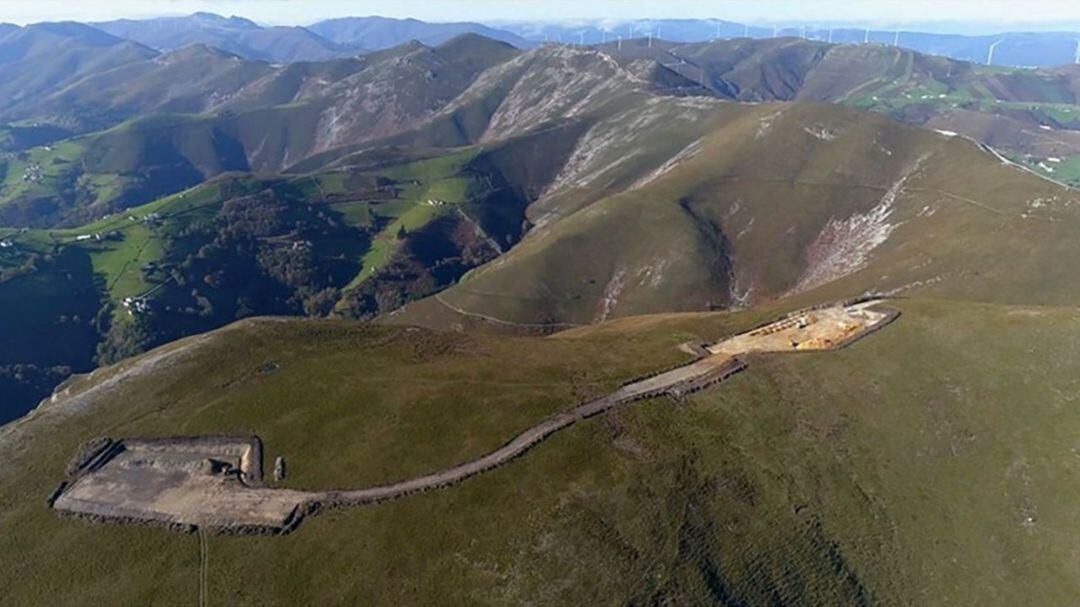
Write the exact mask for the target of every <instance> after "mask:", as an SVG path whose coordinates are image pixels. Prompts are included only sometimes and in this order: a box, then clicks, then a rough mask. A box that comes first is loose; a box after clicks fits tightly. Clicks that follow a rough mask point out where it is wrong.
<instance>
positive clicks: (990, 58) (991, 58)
mask: <svg viewBox="0 0 1080 607" xmlns="http://www.w3.org/2000/svg"><path fill="white" fill-rule="evenodd" d="M1002 42H1005V39H1004V38H1002V39H1001V40H998V41H997V42H995V43H993V44H991V45H990V51H989V52H987V53H986V65H994V49H996V48H997V45H999V44H1001V43H1002Z"/></svg>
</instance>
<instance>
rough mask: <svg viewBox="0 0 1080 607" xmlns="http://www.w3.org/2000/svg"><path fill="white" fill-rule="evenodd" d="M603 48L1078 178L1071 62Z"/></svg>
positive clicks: (863, 48)
mask: <svg viewBox="0 0 1080 607" xmlns="http://www.w3.org/2000/svg"><path fill="white" fill-rule="evenodd" d="M603 48H604V50H605V51H606V52H608V53H610V54H611V55H612V56H614V57H615V58H616V59H617V60H618V61H620V62H621V63H628V62H631V61H638V60H641V59H642V58H648V59H652V60H653V61H656V62H659V63H661V64H663V65H664V66H665V67H667V68H669V69H671V70H673V71H676V72H678V73H679V74H680V75H682V76H683V77H685V78H687V79H689V80H692V81H694V82H695V83H699V84H700V85H702V86H704V87H706V88H708V89H709V90H710V91H711V92H712V94H714V95H716V96H719V97H722V98H727V99H734V100H738V101H789V100H813V101H823V102H828V103H841V104H845V105H852V106H855V107H859V108H864V109H871V110H874V111H877V112H881V113H884V114H887V115H889V116H891V117H893V118H895V119H897V120H901V121H903V122H907V123H909V124H914V125H918V126H925V127H928V128H933V129H938V130H945V131H952V132H956V133H959V134H962V135H965V136H968V137H971V138H974V139H977V140H979V141H983V142H985V143H989V144H991V145H993V146H994V147H996V148H998V149H999V150H1000V151H1002V152H1003V153H1004V154H1006V155H1008V156H1009V157H1010V158H1011V159H1013V160H1015V161H1018V162H1021V163H1024V164H1025V165H1027V166H1029V167H1030V168H1032V169H1033V170H1035V171H1037V172H1040V173H1042V174H1043V175H1045V176H1049V177H1053V178H1054V179H1057V180H1059V181H1062V182H1065V183H1070V184H1072V183H1080V174H1078V173H1077V171H1076V169H1075V168H1074V166H1073V163H1074V162H1075V161H1073V160H1071V159H1072V158H1074V157H1077V156H1080V147H1078V145H1077V144H1078V143H1080V139H1078V138H1077V129H1078V128H1080V113H1078V112H1080V109H1078V108H1077V107H1076V99H1077V97H1076V85H1075V82H1076V78H1075V75H1076V69H1074V68H1073V67H1066V68H1055V69H1049V70H1008V69H1002V68H985V67H981V66H977V65H974V64H970V63H965V62H961V61H954V60H951V59H946V58H943V57H934V56H929V55H922V54H919V53H915V52H912V51H908V50H903V49H899V48H894V47H887V46H882V45H876V44H859V45H829V44H826V43H823V42H812V41H806V40H803V39H801V38H775V39H767V40H750V39H739V40H721V41H715V42H711V43H707V44H689V45H675V44H671V43H661V42H655V43H653V44H651V45H650V44H649V43H648V42H647V41H641V40H635V41H633V42H628V43H623V44H615V45H611V44H608V45H606V46H604V47H603ZM1051 159H1056V160H1051ZM1054 164H1063V165H1064V166H1061V167H1055V166H1053V165H1054Z"/></svg>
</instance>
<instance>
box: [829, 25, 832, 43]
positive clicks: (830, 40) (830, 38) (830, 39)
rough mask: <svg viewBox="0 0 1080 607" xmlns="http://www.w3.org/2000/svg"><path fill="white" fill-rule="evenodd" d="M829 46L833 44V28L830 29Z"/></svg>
mask: <svg viewBox="0 0 1080 607" xmlns="http://www.w3.org/2000/svg"><path fill="white" fill-rule="evenodd" d="M829 44H832V28H831V27H830V28H829Z"/></svg>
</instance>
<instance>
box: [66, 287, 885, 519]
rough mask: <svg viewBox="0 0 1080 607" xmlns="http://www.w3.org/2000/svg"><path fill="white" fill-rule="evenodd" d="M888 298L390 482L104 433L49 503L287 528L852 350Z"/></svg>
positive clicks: (120, 514)
mask: <svg viewBox="0 0 1080 607" xmlns="http://www.w3.org/2000/svg"><path fill="white" fill-rule="evenodd" d="M881 303H882V301H881V300H879V299H863V300H856V301H847V302H842V303H838V304H833V305H829V306H819V307H816V308H812V309H807V310H801V311H799V312H795V313H793V314H789V315H787V316H785V317H783V318H781V319H779V320H777V321H775V322H772V323H769V324H766V325H762V326H760V327H757V328H755V329H753V330H751V331H747V332H745V333H741V334H738V335H735V336H732V337H730V338H727V339H724V340H721V341H720V342H717V343H716V344H713V345H711V346H706V347H705V351H707V352H708V353H709V354H708V355H705V356H701V357H700V358H698V360H696V361H694V362H691V363H689V364H686V365H682V366H680V367H676V368H674V369H670V370H668V371H664V372H662V373H658V374H655V375H652V376H649V377H644V378H641V379H638V380H636V381H632V382H629V383H627V384H626V385H624V386H623V387H621V388H619V389H618V390H616V391H615V392H612V393H611V394H609V395H607V396H605V397H603V398H600V399H598V400H595V401H592V402H589V403H585V404H582V405H579V406H578V407H576V408H574V409H571V410H569V411H567V412H565V413H560V414H558V415H555V416H554V417H551V418H549V419H547V420H545V421H543V422H541V423H539V424H537V425H536V426H533V427H532V428H529V429H528V430H526V431H525V432H522V433H521V434H519V435H518V436H516V437H514V438H513V439H512V440H510V441H509V442H508V443H506V444H505V445H504V446H503V447H501V448H499V449H498V450H496V451H493V452H491V453H489V454H487V455H484V456H482V457H480V458H477V459H475V460H472V461H469V462H466V463H463V464H460V465H457V466H452V467H449V468H446V469H444V470H441V471H438V472H435V473H432V474H429V475H426V476H421V477H416V478H412V479H408V480H404V481H401V482H398V483H393V484H390V485H383V486H377V487H371V488H367V489H357V490H345V491H296V490H290V489H272V488H267V487H263V486H262V443H261V442H260V441H259V439H258V438H257V437H250V438H235V437H192V438H167V439H123V440H117V441H113V440H110V439H100V440H98V441H94V442H93V443H91V444H88V445H87V446H85V447H84V448H83V450H82V451H81V452H80V453H79V454H78V455H77V456H76V458H75V459H74V460H73V461H72V463H71V465H70V466H69V467H68V479H67V480H65V481H64V482H63V483H61V485H60V486H59V487H58V488H57V489H56V491H54V492H53V495H52V496H51V497H50V498H49V504H50V505H51V506H52V507H53V508H54V509H56V510H57V511H60V512H62V513H65V514H70V515H75V516H83V517H87V518H91V519H94V520H101V521H112V522H131V523H149V524H160V525H165V526H168V527H170V528H172V529H179V530H188V531H193V530H195V529H199V528H204V529H213V530H216V531H220V532H233V533H287V532H289V531H292V530H293V529H295V528H296V526H297V525H299V523H300V522H301V521H302V520H303V518H304V516H306V515H308V514H311V513H314V512H317V511H318V510H320V509H322V508H326V507H343V506H356V505H362V504H371V503H376V502H381V501H386V500H389V499H394V498H398V497H402V496H405V495H408V494H410V493H415V492H418V491H426V490H431V489H438V488H441V487H446V486H449V485H453V484H455V483H458V482H461V481H462V480H464V479H466V478H468V477H470V476H473V475H475V474H480V473H482V472H486V471H488V470H492V469H494V468H496V467H498V466H501V465H503V464H505V463H507V462H509V461H511V460H513V459H514V458H516V457H519V456H520V455H522V454H523V453H525V452H526V451H528V450H529V449H531V448H532V447H534V446H535V445H537V444H538V443H540V442H541V441H543V440H544V439H545V438H547V437H548V436H551V435H552V434H554V433H555V432H558V431H559V430H562V429H564V428H567V427H569V426H571V425H573V424H574V423H576V422H578V421H580V420H583V419H586V418H589V417H592V416H594V415H598V414H600V413H603V412H605V411H607V410H609V409H611V408H613V407H616V406H618V405H622V404H626V403H630V402H634V401H637V400H642V399H646V398H652V397H656V396H663V395H668V396H672V397H675V398H681V397H683V396H685V395H686V394H689V393H691V392H694V391H696V390H701V389H703V388H707V387H709V386H711V385H713V384H716V383H718V382H721V381H723V380H724V379H726V378H728V377H730V376H731V375H732V374H734V373H738V372H739V371H741V370H742V369H744V368H745V367H746V365H745V363H743V362H742V361H741V360H740V359H739V358H738V356H740V355H742V354H748V353H755V352H812V351H823V350H834V349H837V348H842V347H844V346H847V345H849V344H851V343H852V342H854V341H855V340H857V339H860V338H862V337H865V336H866V335H869V334H870V333H872V332H873V331H875V330H877V329H880V328H881V327H883V326H885V325H887V324H888V323H890V322H891V321H892V320H894V319H895V318H896V317H897V316H898V315H899V312H897V311H895V310H891V309H886V308H883V307H881V305H880V304H881Z"/></svg>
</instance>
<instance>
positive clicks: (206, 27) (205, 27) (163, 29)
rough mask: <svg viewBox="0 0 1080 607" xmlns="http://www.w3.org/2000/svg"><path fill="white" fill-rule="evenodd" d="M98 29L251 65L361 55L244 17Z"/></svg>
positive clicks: (127, 22) (301, 31) (201, 16)
mask: <svg viewBox="0 0 1080 607" xmlns="http://www.w3.org/2000/svg"><path fill="white" fill-rule="evenodd" d="M92 25H93V26H94V27H96V28H98V29H100V30H102V31H105V32H108V33H110V34H112V35H114V36H117V37H120V38H126V39H128V40H134V41H136V42H139V43H140V44H144V45H146V46H149V47H151V48H155V49H159V50H165V51H168V50H173V49H178V48H181V47H184V46H188V45H191V44H205V45H208V46H213V47H216V48H220V49H222V50H224V51H226V52H229V53H234V54H236V55H239V56H241V57H244V58H246V59H258V60H264V61H273V62H291V61H325V60H327V59H333V58H336V57H345V56H349V55H353V54H355V53H356V52H357V50H356V49H355V48H352V47H349V46H346V45H341V44H335V43H333V42H331V41H329V40H327V39H325V38H322V37H321V36H319V35H317V34H315V33H314V32H312V31H310V30H308V29H305V28H302V27H261V26H259V25H257V24H255V23H254V22H252V21H249V20H247V19H243V18H240V17H229V18H225V17H221V16H218V15H214V14H211V13H196V14H194V15H190V16H187V17H164V18H158V19H142V20H131V19H122V20H119V21H107V22H103V23H94V24H92Z"/></svg>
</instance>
